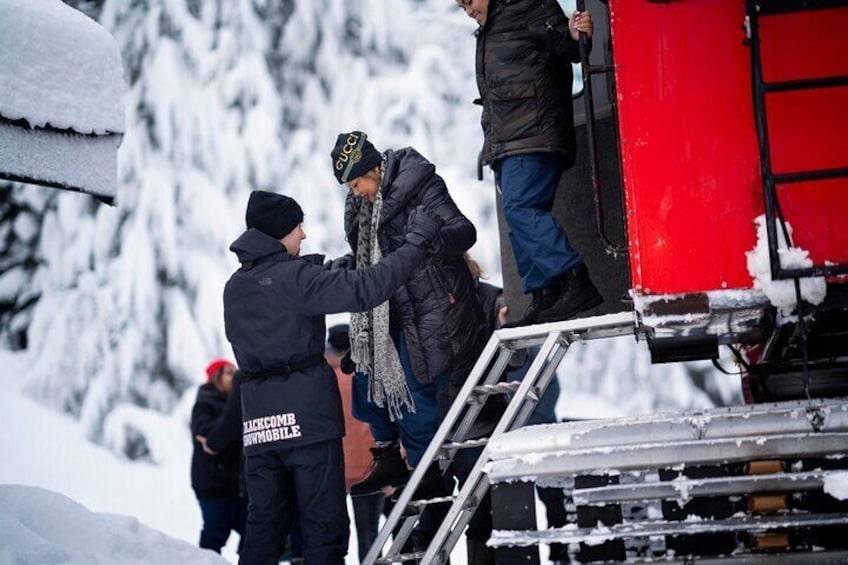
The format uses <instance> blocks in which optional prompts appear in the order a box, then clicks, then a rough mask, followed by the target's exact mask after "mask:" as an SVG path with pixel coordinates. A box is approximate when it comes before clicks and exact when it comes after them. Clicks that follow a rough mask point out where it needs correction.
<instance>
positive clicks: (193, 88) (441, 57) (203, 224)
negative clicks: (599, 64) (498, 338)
mask: <svg viewBox="0 0 848 565" xmlns="http://www.w3.org/2000/svg"><path fill="white" fill-rule="evenodd" d="M65 1H66V3H67V4H70V5H71V6H74V7H76V8H78V9H80V10H81V11H83V12H85V13H86V14H88V15H89V16H91V17H92V18H94V19H96V20H98V21H99V22H100V23H101V24H102V25H104V26H105V27H106V28H107V29H108V30H109V31H110V32H111V33H112V34H113V35H114V37H115V38H116V40H117V42H118V44H119V46H120V49H121V52H122V57H123V62H124V69H125V77H126V80H127V82H128V86H129V94H128V97H127V99H126V101H125V102H126V110H127V133H126V135H125V137H124V140H123V144H122V146H121V149H120V152H119V164H118V166H119V188H118V205H117V207H115V208H112V207H108V206H105V205H100V204H98V203H96V202H95V200H94V199H92V198H90V197H88V196H84V195H80V194H76V193H68V192H62V191H57V190H52V189H48V188H41V187H34V186H26V185H21V184H17V183H11V182H7V181H0V196H2V198H0V219H2V222H1V223H0V350H2V353H3V354H4V355H9V356H12V355H13V356H14V357H15V358H16V359H17V360H18V361H19V364H18V366H19V367H21V370H20V372H19V373H18V374H16V375H14V380H15V383H16V386H17V387H19V388H21V390H23V391H24V392H25V393H26V395H27V396H29V397H31V398H33V399H35V400H37V402H39V403H40V404H43V405H47V406H49V407H51V408H52V409H55V410H56V411H59V412H62V413H66V414H68V415H70V416H72V417H73V418H74V419H75V420H76V421H78V422H79V425H80V427H81V429H82V432H83V434H84V436H85V437H87V438H88V439H89V440H90V441H91V442H94V443H96V444H99V445H102V446H105V447H107V448H109V449H111V450H112V451H113V452H114V454H115V455H116V456H117V457H118V458H125V459H128V460H133V461H136V460H140V461H141V462H143V463H144V464H154V465H156V464H164V462H165V460H166V459H167V457H168V455H167V453H166V451H167V450H165V449H163V448H161V447H157V445H158V444H159V445H161V443H162V434H161V425H160V424H161V422H162V421H163V420H162V419H163V418H170V419H171V420H174V421H177V422H180V423H181V424H185V426H184V432H185V441H184V443H183V444H181V445H182V446H184V447H186V449H190V439H189V434H188V428H187V421H188V415H189V413H190V409H191V404H192V402H193V400H194V396H195V394H196V387H197V385H198V384H200V383H201V382H203V381H204V379H205V375H204V372H203V368H204V367H205V365H206V364H207V363H208V361H209V360H210V359H212V358H213V357H218V356H225V357H231V356H232V352H231V350H230V348H229V345H228V343H227V342H226V339H225V338H224V333H223V312H222V302H221V293H222V289H223V285H224V283H225V281H226V280H227V278H228V276H229V275H230V273H231V272H232V271H233V270H234V269H235V268H236V262H235V259H234V257H233V256H232V254H231V253H229V251H228V249H227V248H228V246H229V244H230V242H231V241H232V240H233V239H235V238H236V237H237V236H238V234H239V233H240V232H241V230H242V229H243V211H244V206H245V203H246V201H247V196H248V193H249V192H250V191H251V190H254V189H264V190H272V191H279V192H284V193H286V194H289V195H291V196H293V197H294V198H296V199H297V200H298V201H299V202H300V203H301V204H302V206H303V208H304V210H305V211H306V220H305V224H304V227H305V230H306V232H307V234H308V239H307V240H306V242H305V243H304V251H305V252H307V253H308V252H324V253H327V254H329V255H331V256H335V255H339V254H342V253H344V252H345V251H346V245H347V244H346V243H345V241H344V236H343V230H342V212H343V209H342V208H343V198H344V191H343V190H342V189H341V188H340V187H339V185H338V184H337V183H336V181H335V179H334V178H333V175H332V173H331V170H330V159H329V152H330V149H331V148H332V146H333V143H334V141H335V138H336V135H337V134H338V133H339V132H341V131H348V130H350V129H362V130H364V131H366V132H368V134H369V136H370V139H371V140H373V141H374V143H375V145H377V147H378V148H388V147H401V146H406V145H412V146H414V147H416V148H417V149H419V151H421V153H422V154H424V155H425V156H426V157H428V158H429V159H430V160H431V161H433V162H434V163H436V165H437V167H438V170H439V172H440V174H442V176H443V177H444V178H445V179H446V181H447V183H448V186H449V187H450V190H451V194H452V195H453V197H454V199H455V200H456V201H457V203H458V204H459V206H460V208H461V209H462V210H463V211H464V212H465V213H466V215H467V216H468V217H469V218H470V219H471V220H472V221H473V222H474V224H475V225H476V226H477V229H478V243H477V245H476V246H475V248H474V249H473V250H472V254H473V255H474V256H475V257H476V258H477V259H478V260H479V261H480V262H481V263H482V264H483V265H484V267H485V269H486V271H487V273H488V274H489V279H490V281H492V282H494V283H496V284H499V283H500V272H499V270H500V268H499V250H498V235H497V225H496V224H497V220H496V215H495V210H494V201H493V198H492V196H493V191H492V190H491V182H492V178H491V175H490V174H488V173H487V175H486V179H485V181H484V182H482V183H481V182H478V181H477V180H476V157H477V151H478V148H479V147H480V145H481V142H482V134H481V132H480V128H479V107H478V106H474V105H472V104H471V100H472V99H474V98H475V97H476V95H477V93H476V86H475V83H474V72H473V51H474V38H473V36H472V33H473V31H474V29H475V24H474V22H472V21H471V20H470V19H469V18H467V17H466V16H464V15H463V14H462V12H460V11H459V10H458V9H457V8H456V6H455V3H454V2H453V0H392V1H391V2H387V1H385V0H135V1H133V2H126V1H124V0H114V1H110V0H107V1H100V2H98V1H74V0H65ZM559 378H560V382H561V385H562V389H563V393H562V397H561V399H560V405H559V406H558V414H559V415H560V416H561V417H564V416H573V415H579V410H578V408H580V407H581V406H582V407H583V408H584V410H588V411H591V412H592V413H593V415H594V416H599V415H618V414H635V413H645V412H652V411H657V410H664V409H679V408H691V407H705V406H709V405H711V404H714V403H722V402H729V401H732V400H733V398H734V395H736V394H738V392H737V389H738V383H737V380H736V379H734V378H732V377H726V376H723V375H718V374H717V373H716V372H715V371H714V370H713V369H712V367H710V366H704V365H689V366H684V365H679V364H677V365H668V366H656V367H651V366H650V363H649V358H648V352H647V348H645V347H644V345H643V344H642V345H639V344H636V343H635V342H633V340H632V339H624V340H614V341H608V342H604V343H594V344H592V345H589V346H580V347H577V348H576V352H569V354H568V355H567V356H566V360H565V362H564V363H563V366H562V367H561V370H560V373H559ZM4 382H8V381H4ZM2 394H7V393H4V392H0V395H2ZM587 398H591V399H592V401H591V402H587V401H586V399H587ZM601 406H603V407H605V408H604V409H601V408H599V407H601ZM587 407H588V408H587ZM157 426H159V427H157ZM187 455H188V454H186V456H185V457H186V459H185V460H186V461H187ZM179 472H182V473H185V474H187V468H186V469H181V470H180V471H179Z"/></svg>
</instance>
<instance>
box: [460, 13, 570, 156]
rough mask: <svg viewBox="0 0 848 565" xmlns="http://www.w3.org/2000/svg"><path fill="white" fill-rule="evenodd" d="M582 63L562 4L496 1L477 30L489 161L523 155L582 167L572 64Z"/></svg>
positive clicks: (485, 150)
mask: <svg viewBox="0 0 848 565" xmlns="http://www.w3.org/2000/svg"><path fill="white" fill-rule="evenodd" d="M579 60H580V51H579V48H578V44H577V42H576V41H574V40H573V39H571V36H570V35H569V33H568V18H566V17H565V14H564V13H563V11H562V8H560V6H559V3H558V2H557V0H491V1H490V2H489V13H488V16H487V19H486V24H485V25H484V26H482V27H480V28H479V29H478V30H477V56H476V76H477V88H478V89H479V91H480V99H479V100H477V101H476V102H477V103H480V104H482V105H483V115H482V118H481V124H482V126H483V133H484V135H485V141H484V143H483V152H482V158H483V163H484V164H493V163H495V162H496V161H497V160H498V159H500V158H502V157H506V156H509V155H517V154H521V153H558V154H561V155H562V156H563V160H564V162H565V165H566V167H570V166H571V165H572V164H573V163H574V157H575V138H574V114H573V110H572V106H571V104H572V102H571V83H572V79H573V74H572V71H571V65H570V63H572V62H573V63H576V62H579Z"/></svg>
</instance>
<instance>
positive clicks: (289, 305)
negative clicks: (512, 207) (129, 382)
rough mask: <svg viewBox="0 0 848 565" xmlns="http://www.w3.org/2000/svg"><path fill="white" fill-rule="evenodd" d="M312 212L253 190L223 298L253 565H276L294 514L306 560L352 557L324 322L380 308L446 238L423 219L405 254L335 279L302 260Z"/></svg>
mask: <svg viewBox="0 0 848 565" xmlns="http://www.w3.org/2000/svg"><path fill="white" fill-rule="evenodd" d="M302 221H303V210H302V209H301V208H300V206H299V205H298V204H297V202H295V201H294V200H293V199H292V198H289V197H287V196H284V195H281V194H276V193H272V192H266V191H253V192H252V193H251V194H250V199H249V200H248V204H247V212H246V214H245V222H246V224H247V228H248V229H247V230H246V231H245V232H244V233H243V234H242V235H241V236H239V238H238V239H237V240H236V241H235V242H233V244H232V245H231V246H230V250H231V251H233V252H234V253H235V254H236V255H237V256H238V259H239V262H240V263H241V267H240V268H239V269H238V270H237V271H236V272H235V273H234V274H233V275H232V276H231V277H230V280H229V281H228V282H227V284H226V286H225V287H224V327H225V331H226V335H227V339H228V340H229V341H230V344H231V345H232V347H233V352H234V353H235V356H236V360H237V361H238V364H239V367H240V369H241V371H242V375H243V382H242V385H241V403H242V424H243V430H242V431H243V436H242V439H243V443H244V453H245V480H246V484H247V490H248V494H249V499H250V502H249V511H248V518H247V536H246V539H245V544H244V548H243V550H242V553H241V561H240V562H241V563H243V564H244V565H271V564H276V563H277V561H278V558H279V556H280V555H281V554H282V553H283V550H284V549H285V536H286V535H287V534H288V533H289V530H290V528H291V521H292V518H293V516H294V515H295V512H292V506H293V505H295V504H296V505H297V512H296V514H297V515H298V516H299V517H300V521H301V522H300V523H301V530H302V534H303V543H304V548H303V551H304V557H305V558H306V561H307V562H308V563H312V564H316V565H340V564H341V563H343V562H344V556H345V554H346V553H347V543H348V538H349V519H348V516H347V508H346V505H345V482H344V460H343V453H342V441H341V438H342V436H343V435H344V416H343V414H342V407H341V398H340V395H339V388H338V384H337V382H336V375H335V373H334V372H333V370H332V369H331V368H330V366H329V365H328V364H327V361H326V360H325V359H324V338H325V332H326V329H325V322H324V315H325V314H330V313H337V312H350V311H353V312H358V311H364V310H368V309H370V308H373V307H374V306H376V305H377V304H380V303H382V302H384V301H385V300H387V299H388V297H389V296H390V295H391V294H392V293H393V292H394V291H395V290H396V289H397V288H398V287H399V286H401V285H402V284H403V283H404V281H406V279H407V278H408V277H409V275H410V273H411V272H412V271H413V269H414V268H415V266H416V265H418V264H420V263H421V262H422V261H423V260H424V259H425V257H426V253H427V251H426V249H427V247H428V246H429V242H430V241H431V240H433V239H434V238H435V236H436V233H437V232H438V229H439V224H438V222H437V220H436V219H434V218H432V217H430V216H429V215H428V214H427V212H426V211H424V210H423V209H422V210H418V211H416V213H415V214H413V215H412V216H411V217H410V218H409V219H408V221H407V223H406V233H405V234H404V236H403V238H404V243H403V245H401V246H400V247H399V248H398V249H397V251H395V252H394V253H392V254H391V255H388V256H386V257H385V258H384V259H383V260H382V261H380V262H378V263H377V264H375V265H373V266H372V267H371V268H369V269H366V270H363V271H348V270H330V269H325V268H324V267H323V266H322V261H323V256H318V255H311V256H301V255H300V247H301V243H302V241H303V240H304V239H306V234H305V232H304V231H303V228H302V226H301V222H302Z"/></svg>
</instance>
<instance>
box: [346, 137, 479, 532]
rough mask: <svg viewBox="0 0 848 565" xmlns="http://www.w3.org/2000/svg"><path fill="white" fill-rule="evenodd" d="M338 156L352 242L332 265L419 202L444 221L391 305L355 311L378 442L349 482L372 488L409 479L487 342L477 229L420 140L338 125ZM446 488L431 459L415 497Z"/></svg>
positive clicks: (363, 409)
mask: <svg viewBox="0 0 848 565" xmlns="http://www.w3.org/2000/svg"><path fill="white" fill-rule="evenodd" d="M330 157H331V163H332V171H333V174H334V175H335V177H336V180H338V182H339V183H340V184H341V185H343V186H344V187H345V188H346V189H347V190H348V194H347V197H346V199H345V214H344V223H345V235H346V236H347V241H348V243H349V244H350V246H351V253H350V254H349V255H346V256H344V257H341V258H338V259H336V260H335V261H332V262H330V267H331V268H344V269H352V268H355V269H356V270H361V269H365V268H368V266H369V265H372V264H373V263H374V262H376V261H378V260H379V258H380V257H381V256H385V255H387V254H389V253H391V252H392V251H393V250H394V249H395V247H396V246H397V245H399V244H400V243H401V239H399V236H400V235H401V234H402V233H403V227H404V225H405V224H406V223H407V222H408V221H409V220H408V219H409V218H410V217H412V216H413V215H414V214H415V213H416V210H417V209H419V207H420V208H422V209H423V210H425V211H426V212H427V213H429V214H430V215H431V216H432V217H434V218H437V219H438V221H439V222H440V229H439V232H438V238H437V240H434V241H432V242H431V245H430V246H429V248H428V252H429V255H428V257H427V259H426V260H424V261H422V262H421V264H420V265H418V267H417V268H416V269H415V270H414V271H413V273H412V275H411V276H410V277H409V279H408V280H407V282H406V283H405V284H404V285H403V286H401V287H400V288H399V289H398V290H397V291H396V292H395V293H394V294H393V295H392V296H391V298H390V299H389V300H388V301H387V302H385V303H384V304H381V305H380V306H378V307H376V308H374V309H372V310H369V311H367V312H360V313H354V314H352V316H351V324H350V341H351V359H352V361H353V363H354V364H355V368H356V372H357V374H356V376H355V377H354V379H353V402H352V404H353V414H354V416H355V417H356V418H357V419H360V420H362V421H363V422H365V423H367V424H368V425H369V426H370V428H371V431H372V434H373V436H374V440H375V442H376V445H375V447H374V448H372V450H371V451H372V453H373V462H372V465H371V468H370V472H369V473H368V474H367V476H366V477H365V478H364V479H363V480H362V481H360V482H358V483H355V484H353V485H352V486H351V489H350V493H351V496H363V495H367V494H370V493H373V492H378V491H380V490H382V489H385V488H386V487H400V486H403V485H405V484H406V481H407V480H408V477H409V469H408V467H412V468H414V467H415V466H417V465H418V464H419V462H420V461H421V457H422V456H423V454H424V451H425V450H426V449H427V446H428V444H429V443H430V441H431V440H432V438H433V436H434V435H435V433H436V430H437V429H438V426H439V423H440V418H439V408H438V403H439V397H440V395H441V394H442V391H443V390H444V389H445V386H446V384H447V383H448V382H449V381H450V379H451V378H453V376H454V375H463V374H467V372H468V369H469V368H470V367H471V366H472V365H473V363H474V362H475V361H476V358H477V355H478V354H479V351H480V350H481V348H482V343H480V337H479V335H478V334H477V332H475V331H473V330H474V329H475V328H478V327H479V326H480V325H481V324H482V317H483V314H482V310H481V308H480V305H479V303H478V302H477V299H476V295H475V290H474V281H473V280H472V277H471V274H470V272H469V271H468V267H467V266H466V264H465V260H464V259H463V253H465V252H466V251H467V250H468V249H469V248H470V247H471V246H472V245H474V243H475V241H476V239H477V231H476V229H475V228H474V225H473V224H472V223H471V222H470V221H469V220H468V218H466V217H465V215H463V214H462V212H461V211H460V210H459V208H458V207H457V206H456V204H455V203H454V201H453V199H452V198H451V196H450V194H449V193H448V189H447V186H446V185H445V182H444V180H443V179H442V178H441V177H440V176H439V175H438V174H437V173H436V167H435V166H434V165H433V164H432V163H430V162H429V161H428V160H427V159H425V158H424V157H423V156H422V155H421V154H420V153H419V152H418V151H417V150H415V149H414V148H412V147H405V148H402V149H397V150H393V149H389V150H386V151H385V152H381V151H378V150H377V149H376V148H375V147H374V145H373V144H372V143H371V141H369V140H368V136H367V134H365V133H364V132H361V131H352V132H348V133H341V134H339V136H338V138H337V139H336V144H335V146H334V147H333V149H332V151H331V153H330ZM399 444H403V446H404V448H405V449H406V454H407V461H406V462H404V461H403V458H402V456H401V452H400V446H399ZM407 464H408V465H407ZM444 494H446V485H445V481H444V478H443V477H442V474H441V472H440V470H439V468H438V466H437V465H432V466H430V467H429V468H428V469H427V472H426V474H425V476H424V480H423V481H422V483H421V485H420V486H419V487H418V490H417V491H416V493H415V498H418V499H422V498H432V497H434V496H442V495H444ZM423 521H424V520H423V517H422V522H423ZM422 539H423V538H422Z"/></svg>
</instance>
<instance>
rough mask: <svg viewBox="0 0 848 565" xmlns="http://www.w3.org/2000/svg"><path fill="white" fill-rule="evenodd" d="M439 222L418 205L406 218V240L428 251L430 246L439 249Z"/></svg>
mask: <svg viewBox="0 0 848 565" xmlns="http://www.w3.org/2000/svg"><path fill="white" fill-rule="evenodd" d="M440 228H441V223H440V222H439V220H438V218H434V217H433V216H431V215H430V213H429V212H427V210H426V209H425V208H424V206H418V207H417V208H415V209H414V210H412V212H411V213H410V214H409V218H407V220H406V238H405V239H406V241H407V242H409V243H411V244H412V245H417V246H418V247H422V248H424V249H426V250H428V251H430V249H431V248H433V249H436V248H438V249H439V250H441V247H442V239H441V237H440V236H439V229H440Z"/></svg>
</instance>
